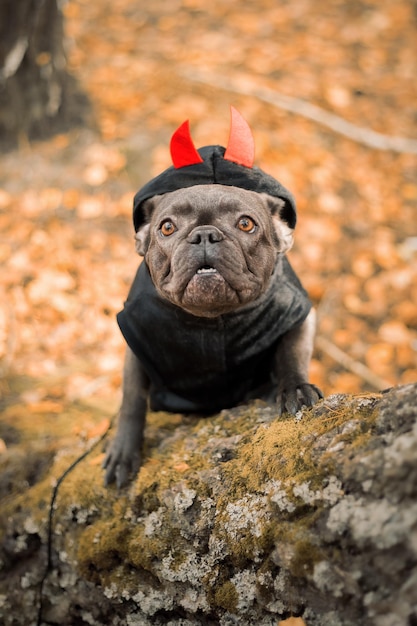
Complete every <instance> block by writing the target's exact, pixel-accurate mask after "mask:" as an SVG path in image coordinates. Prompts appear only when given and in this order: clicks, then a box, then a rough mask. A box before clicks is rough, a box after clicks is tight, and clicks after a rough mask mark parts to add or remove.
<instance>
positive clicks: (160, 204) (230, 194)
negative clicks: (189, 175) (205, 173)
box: [148, 185, 265, 225]
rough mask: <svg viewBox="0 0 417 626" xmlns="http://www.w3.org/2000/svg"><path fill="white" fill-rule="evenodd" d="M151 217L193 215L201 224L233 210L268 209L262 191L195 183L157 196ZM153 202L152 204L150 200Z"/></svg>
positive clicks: (238, 211)
mask: <svg viewBox="0 0 417 626" xmlns="http://www.w3.org/2000/svg"><path fill="white" fill-rule="evenodd" d="M155 200H156V202H155V203H152V204H154V205H155V206H154V207H153V210H152V215H151V216H150V218H151V219H152V220H153V221H158V220H159V219H161V217H171V218H174V217H177V216H181V217H187V218H188V217H191V216H192V217H193V221H194V223H195V224H197V225H201V224H209V223H212V222H213V221H215V219H216V218H217V219H218V218H219V217H220V218H221V217H222V216H224V215H226V214H229V213H242V214H245V213H250V212H253V211H256V209H260V208H261V207H262V208H263V209H264V208H265V202H264V201H263V200H262V198H261V196H260V195H259V194H256V193H254V192H252V191H248V190H246V189H239V188H237V187H229V186H226V185H195V186H194V187H188V188H185V189H179V190H177V191H173V192H171V193H169V194H165V195H163V196H159V197H156V199H155ZM148 205H149V203H148Z"/></svg>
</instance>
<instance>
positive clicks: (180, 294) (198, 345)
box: [104, 109, 323, 488]
mask: <svg viewBox="0 0 417 626" xmlns="http://www.w3.org/2000/svg"><path fill="white" fill-rule="evenodd" d="M171 154H172V157H173V162H174V165H173V167H171V168H168V170H166V171H165V172H163V173H162V174H160V175H159V176H157V177H156V178H155V179H153V180H151V181H150V182H149V183H148V184H147V185H145V186H144V187H143V188H142V189H141V190H140V191H139V192H138V193H137V194H136V196H135V200H134V224H135V230H136V250H137V252H138V253H139V255H141V256H142V257H143V261H142V263H141V264H140V266H139V269H138V272H137V274H136V277H135V279H134V282H133V284H132V287H131V289H130V292H129V295H128V298H127V301H126V302H125V307H124V309H123V311H121V312H120V313H119V314H118V323H119V326H120V329H121V331H122V333H123V335H124V337H125V339H126V342H127V344H128V347H127V351H126V358H125V365H124V371H123V398H122V404H121V409H120V415H119V422H118V429H117V433H116V436H115V438H114V440H113V442H112V443H111V445H110V448H109V451H108V452H107V455H106V458H105V461H104V467H105V469H106V473H105V482H106V484H110V483H113V482H114V481H116V483H117V486H118V487H119V488H120V487H123V486H124V485H126V483H127V482H128V480H129V478H130V477H131V476H133V475H135V474H136V473H137V472H138V470H139V468H140V466H141V462H142V443H143V436H144V427H145V419H146V413H147V410H148V405H150V408H151V410H154V411H169V412H175V413H188V414H189V413H191V414H201V415H211V414H214V413H217V412H218V411H220V410H222V409H226V408H231V407H234V406H236V405H238V404H241V403H246V402H248V401H250V400H253V399H256V398H259V399H264V400H266V401H267V402H274V403H275V404H276V406H277V410H278V413H279V414H282V413H285V412H288V413H291V414H295V413H296V412H297V411H299V410H300V409H301V408H302V407H304V406H307V407H310V406H312V405H314V404H315V403H316V402H317V401H318V400H319V399H320V398H322V397H323V395H322V393H321V391H320V390H319V389H318V388H317V387H316V386H315V385H313V384H310V383H309V381H308V367H309V362H310V359H311V356H312V350H313V340H314V332H315V313H314V310H313V309H312V306H311V303H310V301H309V299H308V296H307V293H306V292H305V290H304V289H303V287H302V285H301V283H300V281H299V279H298V278H297V276H296V274H295V273H294V271H293V270H292V268H291V266H290V264H289V261H288V259H287V257H286V252H287V251H288V250H289V249H290V247H291V245H292V241H293V231H294V227H295V223H296V210H295V203H294V199H293V197H292V195H291V194H290V192H289V191H288V190H287V189H285V187H283V186H282V185H281V184H280V183H279V182H278V181H276V180H275V179H274V178H272V177H271V176H269V175H268V174H266V173H265V172H263V171H262V170H260V169H259V168H256V167H254V166H253V138H252V135H251V131H250V129H249V127H248V126H247V124H246V122H245V121H244V120H243V118H242V117H241V116H240V114H239V113H238V112H237V111H236V110H235V109H232V129H231V134H230V138H229V143H228V147H227V148H226V149H225V148H223V147H221V146H206V147H204V148H201V149H200V150H198V151H197V150H196V149H195V147H194V144H193V143H192V140H191V137H190V134H189V127H188V122H185V123H184V124H183V125H182V126H180V128H179V129H178V130H177V131H176V133H174V135H173V138H172V140H171Z"/></svg>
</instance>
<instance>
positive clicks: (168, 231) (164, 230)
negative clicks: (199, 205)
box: [159, 220, 177, 237]
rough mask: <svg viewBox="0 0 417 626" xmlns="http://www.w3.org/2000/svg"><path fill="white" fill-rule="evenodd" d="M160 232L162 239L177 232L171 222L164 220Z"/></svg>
mask: <svg viewBox="0 0 417 626" xmlns="http://www.w3.org/2000/svg"><path fill="white" fill-rule="evenodd" d="M159 230H160V232H161V234H162V235H163V236H164V237H169V236H170V235H172V234H173V233H175V231H176V230H177V228H176V226H175V224H174V223H173V222H171V220H165V222H162V224H161V226H160V229H159Z"/></svg>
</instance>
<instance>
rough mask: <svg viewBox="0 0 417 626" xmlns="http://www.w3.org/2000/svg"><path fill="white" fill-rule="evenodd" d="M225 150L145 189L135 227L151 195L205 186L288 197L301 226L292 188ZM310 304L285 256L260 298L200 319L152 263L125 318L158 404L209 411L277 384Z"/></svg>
mask: <svg viewBox="0 0 417 626" xmlns="http://www.w3.org/2000/svg"><path fill="white" fill-rule="evenodd" d="M224 153H225V149H224V148H223V147H221V146H206V147H204V148H201V149H200V150H199V151H198V154H199V155H200V156H201V158H202V159H203V161H202V162H201V163H195V164H192V165H188V166H186V167H180V168H175V167H170V168H168V169H167V170H166V171H165V172H163V173H162V174H160V175H159V176H157V177H156V178H154V179H152V180H151V181H150V182H148V183H147V184H146V185H145V186H144V187H142V189H140V190H139V191H138V193H137V194H136V196H135V199H134V210H133V220H134V225H135V230H138V229H139V228H140V227H141V226H142V225H143V224H144V223H145V215H144V211H143V202H144V201H145V200H147V199H149V198H151V197H153V196H155V195H159V194H165V193H168V192H171V191H175V190H177V189H181V188H185V187H192V186H194V185H203V184H207V185H208V184H210V185H212V184H221V185H230V186H234V187H240V188H242V189H248V190H250V191H255V192H258V193H261V192H265V193H268V194H269V195H271V196H275V197H277V198H281V199H282V200H284V202H285V206H284V207H283V210H282V211H281V216H282V217H283V219H284V220H285V221H286V222H287V223H288V224H289V226H290V227H292V228H294V226H295V223H296V209H295V202H294V199H293V197H292V195H291V193H290V192H289V191H288V190H287V189H285V187H283V185H281V184H280V183H279V182H278V181H277V180H275V179H274V178H272V176H269V175H268V174H266V173H265V172H263V171H262V170H261V169H259V168H256V167H246V166H244V165H239V164H237V163H234V162H232V161H229V160H226V158H224ZM310 308H311V303H310V301H309V299H308V296H307V293H306V292H305V290H304V289H303V287H302V286H301V284H300V282H299V280H298V278H297V276H296V275H295V273H294V272H293V270H292V268H291V266H290V264H289V262H288V260H287V258H286V257H285V256H282V255H279V256H278V259H277V263H276V266H275V269H274V272H273V275H272V276H271V281H270V284H269V287H268V289H267V290H266V292H265V293H264V294H262V295H261V296H260V298H258V299H257V300H256V301H255V302H252V303H250V304H248V305H246V306H244V307H242V308H241V309H238V310H237V311H235V312H232V313H227V314H224V315H221V316H219V317H216V318H201V317H196V316H193V315H191V314H189V313H187V312H185V311H183V310H182V309H181V308H180V307H177V306H175V305H174V304H172V303H170V302H169V301H168V300H166V299H164V298H162V297H161V296H160V295H159V294H158V293H157V291H156V289H155V287H154V285H153V283H152V280H151V277H150V274H149V270H148V267H147V265H146V262H145V261H144V262H143V263H142V264H141V265H140V267H139V270H138V272H137V274H136V277H135V280H134V282H133V285H132V287H131V290H130V292H129V295H128V298H127V301H126V303H125V307H124V309H123V311H121V312H120V313H119V314H118V316H117V319H118V323H119V326H120V329H121V331H122V333H123V335H124V337H125V339H126V341H127V343H128V345H129V347H130V348H131V350H132V351H133V353H134V354H135V355H136V356H137V358H138V359H139V360H140V362H141V364H142V366H143V368H144V369H145V371H146V373H147V375H148V377H149V379H150V382H151V387H150V406H151V409H152V410H164V411H172V412H183V413H187V412H188V413H189V412H192V413H203V414H204V413H205V414H209V413H215V412H217V411H219V410H221V409H224V408H229V407H232V406H235V405H236V404H238V403H239V402H242V401H244V400H246V399H248V398H250V397H256V392H257V390H261V389H262V390H263V391H265V390H267V389H268V388H269V389H270V390H272V389H273V385H274V383H273V380H272V375H271V372H272V360H273V358H274V355H275V352H276V348H277V344H278V342H279V341H280V338H281V337H282V335H283V334H284V333H286V332H287V331H289V330H290V329H291V328H294V327H295V326H298V325H299V324H301V323H302V322H303V321H304V320H305V318H306V317H307V315H308V313H309V311H310Z"/></svg>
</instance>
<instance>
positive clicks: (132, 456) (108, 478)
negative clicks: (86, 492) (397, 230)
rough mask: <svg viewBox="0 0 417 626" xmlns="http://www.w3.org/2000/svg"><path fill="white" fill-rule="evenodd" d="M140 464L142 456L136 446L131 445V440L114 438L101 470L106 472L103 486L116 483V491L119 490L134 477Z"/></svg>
mask: <svg viewBox="0 0 417 626" xmlns="http://www.w3.org/2000/svg"><path fill="white" fill-rule="evenodd" d="M141 464H142V455H141V453H140V449H138V446H137V445H133V444H132V441H131V440H127V441H126V438H123V439H121V438H118V437H116V438H115V439H114V440H113V441H112V443H111V444H110V448H109V450H108V452H107V454H106V457H105V459H104V462H103V468H104V469H105V470H106V472H105V475H104V483H105V485H106V486H107V485H111V484H112V483H114V482H116V485H117V487H118V489H121V488H122V487H124V486H125V485H126V484H127V483H128V482H129V480H130V479H131V478H133V477H134V476H136V474H137V473H138V471H139V468H140V466H141Z"/></svg>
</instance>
